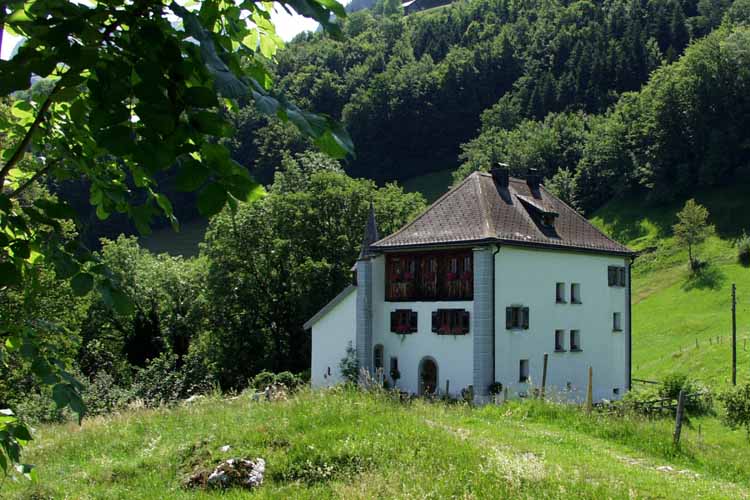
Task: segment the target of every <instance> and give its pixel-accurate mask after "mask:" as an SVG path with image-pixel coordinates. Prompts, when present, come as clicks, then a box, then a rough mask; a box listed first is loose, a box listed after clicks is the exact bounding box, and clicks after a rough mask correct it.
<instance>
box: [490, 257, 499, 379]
mask: <svg viewBox="0 0 750 500" xmlns="http://www.w3.org/2000/svg"><path fill="white" fill-rule="evenodd" d="M498 253H500V245H496V246H495V251H494V252H492V383H495V382H497V378H496V376H495V355H496V351H497V343H496V342H495V323H496V322H495V319H496V318H495V314H496V313H497V307H496V305H497V304H496V302H495V256H497V254H498Z"/></svg>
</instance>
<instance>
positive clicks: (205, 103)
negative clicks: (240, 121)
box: [185, 87, 219, 108]
mask: <svg viewBox="0 0 750 500" xmlns="http://www.w3.org/2000/svg"><path fill="white" fill-rule="evenodd" d="M185 104H187V105H189V106H194V107H196V108H212V107H215V106H218V105H219V100H218V99H217V98H216V92H214V91H213V90H212V89H210V88H208V87H188V88H187V89H186V90H185Z"/></svg>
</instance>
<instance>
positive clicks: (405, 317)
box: [391, 309, 417, 333]
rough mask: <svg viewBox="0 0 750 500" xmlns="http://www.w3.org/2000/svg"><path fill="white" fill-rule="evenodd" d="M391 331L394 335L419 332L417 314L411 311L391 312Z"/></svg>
mask: <svg viewBox="0 0 750 500" xmlns="http://www.w3.org/2000/svg"><path fill="white" fill-rule="evenodd" d="M391 331H392V332H394V333H414V332H416V331H417V312H416V311H412V310H411V309H396V310H395V311H391Z"/></svg>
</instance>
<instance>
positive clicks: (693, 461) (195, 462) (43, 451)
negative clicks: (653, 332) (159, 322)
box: [3, 389, 750, 499]
mask: <svg viewBox="0 0 750 500" xmlns="http://www.w3.org/2000/svg"><path fill="white" fill-rule="evenodd" d="M699 428H700V434H699V432H698V429H699ZM225 445H229V446H230V447H231V448H230V449H229V451H226V452H222V451H221V448H222V447H223V446H225ZM730 448H731V449H732V453H727V449H730ZM235 456H236V457H250V458H254V457H262V458H264V459H265V460H266V462H267V468H266V482H265V483H264V484H263V486H261V487H260V488H259V489H258V490H256V491H255V492H254V493H253V494H252V495H250V497H253V498H316V499H317V498H347V499H351V498H420V499H421V498H592V499H593V498H596V499H600V498H676V497H683V498H698V497H700V498H735V499H739V498H747V497H748V496H749V494H748V491H750V444H748V442H747V441H746V440H745V434H744V433H743V432H742V431H736V432H728V431H727V430H726V429H725V428H723V427H721V426H720V424H719V423H718V421H717V420H716V419H714V418H707V419H693V420H692V422H691V425H690V427H689V428H687V429H685V430H684V434H683V446H682V448H681V449H680V450H675V449H674V448H673V447H672V445H671V422H670V421H669V420H653V421H649V420H645V419H641V418H636V417H625V418H620V417H608V416H602V415H597V414H593V415H591V416H588V415H586V414H585V413H583V412H582V411H581V410H579V409H578V408H576V407H571V406H567V405H560V404H555V403H542V402H538V401H526V402H511V403H507V404H505V405H499V406H495V405H490V406H485V407H481V408H473V407H469V406H467V405H464V404H445V403H442V402H438V403H429V402H424V401H413V402H411V403H399V402H397V401H395V400H393V399H392V398H390V397H389V396H388V395H386V394H367V393H360V392H357V391H354V390H347V389H336V390H333V391H327V392H314V391H309V390H303V391H302V392H301V393H299V394H297V395H295V396H292V397H291V398H290V399H289V400H287V401H277V402H265V401H260V402H259V401H252V399H251V398H250V397H249V396H246V395H242V396H239V397H235V398H229V399H221V398H220V397H218V396H213V397H207V398H204V399H202V400H199V401H198V402H195V403H192V404H190V405H183V406H180V407H177V408H174V409H166V408H164V409H156V410H147V409H135V410H131V411H128V412H126V413H123V414H121V415H113V416H110V417H100V418H94V419H90V420H84V423H83V425H82V426H80V427H79V426H78V425H76V424H74V423H70V424H67V425H54V426H41V427H39V428H38V429H37V430H36V439H35V441H34V442H33V444H32V445H31V446H30V448H29V449H28V455H27V458H28V459H29V460H31V461H32V462H33V463H36V464H37V465H38V467H39V469H38V480H37V482H36V483H34V484H32V483H28V482H24V481H20V482H12V481H6V484H5V485H4V486H3V490H4V493H5V494H6V495H9V497H10V498H86V499H88V498H108V499H109V498H139V499H163V498H206V497H221V498H228V499H229V498H247V497H248V494H247V493H246V492H244V491H240V490H229V491H228V492H226V493H221V492H216V491H208V492H205V491H195V490H187V489H185V488H184V487H183V486H182V481H183V480H184V478H185V477H186V475H187V474H189V473H190V472H191V471H194V470H197V468H201V467H204V468H210V467H211V466H212V465H214V464H216V463H217V462H218V461H220V460H222V459H224V458H228V457H235Z"/></svg>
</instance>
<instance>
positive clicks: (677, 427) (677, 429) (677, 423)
mask: <svg viewBox="0 0 750 500" xmlns="http://www.w3.org/2000/svg"><path fill="white" fill-rule="evenodd" d="M684 411H685V391H683V390H680V397H679V398H678V399H677V414H676V415H675V418H674V445H675V446H676V447H679V446H680V433H682V414H683V412H684Z"/></svg>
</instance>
